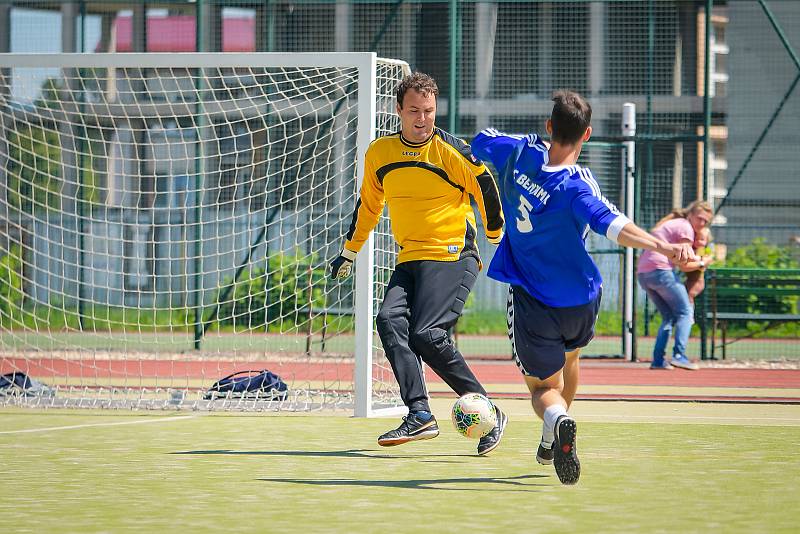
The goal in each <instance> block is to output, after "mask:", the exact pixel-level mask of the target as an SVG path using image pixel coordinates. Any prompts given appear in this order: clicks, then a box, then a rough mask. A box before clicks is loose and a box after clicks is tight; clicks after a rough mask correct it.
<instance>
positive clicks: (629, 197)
mask: <svg viewBox="0 0 800 534" xmlns="http://www.w3.org/2000/svg"><path fill="white" fill-rule="evenodd" d="M635 135H636V104H632V103H630V102H628V103H626V104H623V106H622V136H623V137H624V138H626V139H627V140H626V141H625V142H624V145H625V165H624V169H625V170H624V172H625V182H624V183H625V215H626V216H627V217H628V218H629V219H630V220H631V221H633V220H634V209H633V208H634V206H633V204H634V187H635V179H634V169H635V164H636V152H635V151H636V142H635V141H634V140H633V138H634V136H635ZM623 280H624V290H623V294H622V300H623V304H622V306H623V313H624V314H625V315H624V318H623V322H624V325H625V328H624V331H623V337H622V351H623V355H624V356H625V359H626V360H629V361H633V360H634V354H633V334H634V332H633V248H631V247H625V273H624V276H623Z"/></svg>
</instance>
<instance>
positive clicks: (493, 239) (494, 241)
mask: <svg viewBox="0 0 800 534" xmlns="http://www.w3.org/2000/svg"><path fill="white" fill-rule="evenodd" d="M486 239H487V240H488V241H489V243H491V244H492V245H495V246H496V245H499V244H500V241H501V240H502V239H503V231H502V230H500V233H499V234H497V237H489V236H488V235H487V236H486Z"/></svg>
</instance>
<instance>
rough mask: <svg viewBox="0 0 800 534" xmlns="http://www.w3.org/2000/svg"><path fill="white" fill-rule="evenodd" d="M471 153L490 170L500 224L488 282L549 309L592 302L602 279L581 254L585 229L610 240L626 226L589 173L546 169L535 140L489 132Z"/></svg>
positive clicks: (543, 148) (542, 149)
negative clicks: (499, 238) (515, 287)
mask: <svg viewBox="0 0 800 534" xmlns="http://www.w3.org/2000/svg"><path fill="white" fill-rule="evenodd" d="M472 153H473V154H475V155H476V156H477V157H479V158H481V159H482V160H484V161H491V162H492V164H493V165H494V166H495V168H496V169H497V171H498V174H499V176H498V181H499V186H500V199H501V203H502V206H503V212H504V214H505V219H506V232H505V237H503V240H502V241H501V242H500V245H499V246H498V248H497V251H496V252H495V255H494V258H492V262H491V264H490V265H489V271H488V273H487V274H488V276H489V277H490V278H494V279H495V280H499V281H501V282H507V283H509V284H514V285H518V286H521V287H523V288H524V289H525V290H526V291H527V292H528V293H529V294H530V295H532V296H533V297H535V298H537V299H538V300H540V301H541V302H543V303H544V304H547V305H548V306H552V307H557V308H566V307H569V306H581V305H584V304H588V303H589V302H591V301H593V300H594V299H596V298H597V296H598V294H599V292H600V286H601V285H602V283H603V280H602V277H601V276H600V271H599V270H598V269H597V266H596V265H595V263H594V261H592V258H591V257H590V256H589V253H588V252H587V251H586V236H587V234H588V233H589V229H591V230H593V231H594V232H597V233H598V234H601V235H605V236H606V237H608V238H609V239H611V240H612V241H616V240H617V236H618V235H619V232H620V231H621V230H622V227H623V226H625V225H626V224H627V223H628V222H630V221H629V219H628V218H627V217H625V215H622V214H621V213H620V212H619V210H618V209H617V208H616V207H615V206H614V205H613V204H612V203H611V202H609V201H608V199H606V198H605V197H604V196H603V195H602V193H601V192H600V187H599V186H598V184H597V181H596V180H595V179H594V176H592V173H591V171H590V170H589V169H588V168H585V167H581V166H580V165H560V166H549V165H548V153H547V146H546V145H545V144H544V142H543V141H542V140H541V139H540V138H539V136H537V135H536V134H529V135H526V136H522V135H508V134H504V133H501V132H498V131H497V130H494V129H491V128H490V129H488V130H484V131H482V132H481V133H479V134H478V135H477V137H475V139H474V140H473V141H472Z"/></svg>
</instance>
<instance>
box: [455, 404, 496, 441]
mask: <svg viewBox="0 0 800 534" xmlns="http://www.w3.org/2000/svg"><path fill="white" fill-rule="evenodd" d="M450 416H451V419H452V420H453V426H455V427H456V430H458V433H459V434H461V435H463V436H466V437H468V438H473V439H480V438H482V437H483V436H485V435H486V434H488V433H489V432H491V431H492V429H493V428H494V427H495V425H497V411H496V410H495V409H494V404H493V403H492V401H490V400H489V399H488V398H486V397H485V396H483V395H481V394H480V393H467V394H466V395H464V396H463V397H461V398H459V399H458V400H457V401H456V403H455V404H454V405H453V411H452V413H451V414H450Z"/></svg>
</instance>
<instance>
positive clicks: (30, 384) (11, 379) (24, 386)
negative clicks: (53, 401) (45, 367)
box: [0, 371, 55, 397]
mask: <svg viewBox="0 0 800 534" xmlns="http://www.w3.org/2000/svg"><path fill="white" fill-rule="evenodd" d="M53 395H55V391H53V390H52V389H51V388H50V387H48V386H46V385H45V384H42V383H41V382H39V381H38V380H34V379H33V378H31V377H29V376H28V375H26V374H25V373H23V372H21V371H14V372H13V373H6V374H4V375H0V397H9V396H17V397H52V396H53Z"/></svg>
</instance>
